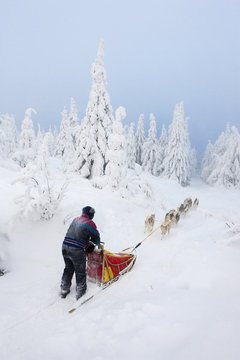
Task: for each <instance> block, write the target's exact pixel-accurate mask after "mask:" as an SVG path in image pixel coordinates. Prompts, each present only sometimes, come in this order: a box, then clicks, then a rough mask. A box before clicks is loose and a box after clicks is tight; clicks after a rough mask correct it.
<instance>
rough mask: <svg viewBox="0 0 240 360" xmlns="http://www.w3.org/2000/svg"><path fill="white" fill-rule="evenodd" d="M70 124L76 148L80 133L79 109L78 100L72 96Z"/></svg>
mask: <svg viewBox="0 0 240 360" xmlns="http://www.w3.org/2000/svg"><path fill="white" fill-rule="evenodd" d="M69 126H70V132H71V135H72V142H73V147H74V150H76V147H77V139H78V135H79V119H78V110H77V106H76V102H75V100H74V99H73V98H72V97H71V99H70V112H69Z"/></svg>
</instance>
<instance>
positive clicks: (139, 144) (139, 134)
mask: <svg viewBox="0 0 240 360" xmlns="http://www.w3.org/2000/svg"><path fill="white" fill-rule="evenodd" d="M143 119H144V115H143V114H140V116H139V119H138V124H137V130H136V135H135V144H136V163H137V164H139V165H142V151H143V144H144V142H145V134H144V126H143Z"/></svg>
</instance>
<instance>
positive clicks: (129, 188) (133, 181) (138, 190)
mask: <svg viewBox="0 0 240 360" xmlns="http://www.w3.org/2000/svg"><path fill="white" fill-rule="evenodd" d="M120 194H121V196H122V197H123V198H127V199H128V198H132V197H133V198H134V197H139V196H140V197H143V198H145V199H151V198H152V196H153V191H152V187H151V185H150V184H149V183H148V182H147V181H146V180H144V179H143V178H142V177H141V176H139V175H137V174H135V175H132V176H129V177H127V178H126V179H125V180H124V181H123V182H122V184H121V188H120Z"/></svg>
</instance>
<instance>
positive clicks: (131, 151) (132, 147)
mask: <svg viewBox="0 0 240 360" xmlns="http://www.w3.org/2000/svg"><path fill="white" fill-rule="evenodd" d="M135 162H136V144H135V135H134V123H131V124H130V126H129V128H128V132H127V164H128V168H129V169H134V168H135Z"/></svg>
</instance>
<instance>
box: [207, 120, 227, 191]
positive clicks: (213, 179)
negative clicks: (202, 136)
mask: <svg viewBox="0 0 240 360" xmlns="http://www.w3.org/2000/svg"><path fill="white" fill-rule="evenodd" d="M230 136H231V131H230V126H229V124H227V126H226V130H225V132H224V131H223V132H222V133H221V135H220V136H219V137H218V139H217V140H216V142H215V144H214V145H213V144H211V142H209V144H208V145H207V148H206V151H205V154H204V157H203V160H202V172H201V177H202V179H203V180H204V181H206V182H207V183H209V184H211V185H213V184H216V183H217V182H218V178H219V171H220V167H221V166H222V164H221V162H222V158H223V155H224V154H225V152H226V151H227V148H228V146H229V141H230Z"/></svg>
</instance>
